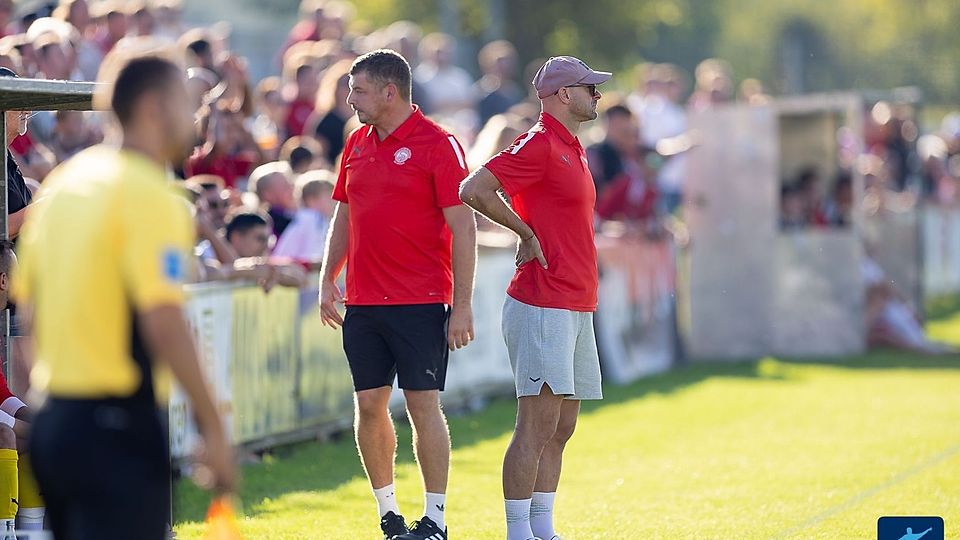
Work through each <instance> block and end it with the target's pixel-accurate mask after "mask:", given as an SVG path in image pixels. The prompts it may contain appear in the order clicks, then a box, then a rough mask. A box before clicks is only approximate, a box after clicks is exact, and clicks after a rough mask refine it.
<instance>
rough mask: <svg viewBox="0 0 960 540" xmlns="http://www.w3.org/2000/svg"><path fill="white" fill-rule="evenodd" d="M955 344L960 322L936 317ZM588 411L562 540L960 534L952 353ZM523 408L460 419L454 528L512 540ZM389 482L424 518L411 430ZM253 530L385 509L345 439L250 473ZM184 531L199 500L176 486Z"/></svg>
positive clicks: (355, 520) (746, 369) (364, 521)
mask: <svg viewBox="0 0 960 540" xmlns="http://www.w3.org/2000/svg"><path fill="white" fill-rule="evenodd" d="M930 330H931V332H932V333H933V334H934V335H935V336H937V337H938V338H940V339H944V340H949V341H952V342H953V343H956V344H958V345H960V314H956V315H953V316H952V317H951V316H950V315H946V314H941V318H940V319H939V320H938V321H937V322H934V323H931V325H930ZM606 392H607V394H606V396H607V397H606V399H605V400H604V401H603V402H600V403H595V404H590V405H589V406H586V407H585V409H584V414H583V416H582V418H581V422H580V425H579V427H578V430H577V434H576V436H575V437H574V439H573V441H571V444H570V445H569V446H568V450H567V458H566V462H565V470H564V476H563V480H562V482H561V487H560V494H559V497H558V501H557V513H558V519H557V522H558V530H559V531H560V532H561V534H563V535H564V538H565V539H566V540H586V539H635V538H671V539H676V538H697V539H700V538H721V539H740V538H797V539H800V538H803V539H809V538H824V539H827V538H829V539H838V538H868V539H869V538H876V521H877V518H878V517H880V516H883V515H939V516H942V517H943V518H944V520H945V521H946V527H947V537H948V538H958V537H960V487H958V486H960V429H958V426H960V359H958V358H939V359H929V358H922V357H917V356H911V355H905V354H900V353H874V354H871V355H868V356H864V357H858V358H852V359H843V360H842V361H837V362H827V361H818V362H789V361H782V360H776V359H763V360H760V361H757V362H745V363H738V364H709V365H702V364H701V365H695V366H691V367H687V368H684V369H680V370H677V371H674V372H671V373H668V374H664V375H661V376H658V377H654V378H650V379H646V380H643V381H640V382H638V383H636V384H633V385H631V386H628V387H621V388H615V387H610V388H607V390H606ZM513 414H514V404H513V403H511V402H509V401H501V402H495V403H494V404H493V405H492V406H491V407H490V408H488V409H486V410H485V411H483V412H482V413H479V414H473V415H469V416H463V417H457V418H452V419H451V420H450V428H451V432H452V437H453V444H454V454H453V472H452V476H451V482H450V489H449V501H448V525H449V527H450V532H451V535H452V538H454V539H469V540H482V539H502V538H503V537H504V534H503V530H504V527H503V525H502V519H503V518H502V501H501V495H500V460H501V457H502V455H503V451H504V449H505V448H506V445H507V442H508V440H509V435H510V429H511V428H512V422H513ZM399 432H400V438H401V442H400V457H399V459H400V465H399V467H398V471H397V474H398V479H397V489H398V497H399V500H400V503H401V508H402V509H403V511H404V513H405V514H406V515H407V517H408V518H416V517H418V516H417V514H418V513H419V512H421V511H422V510H421V505H422V491H421V487H420V481H419V476H418V473H417V470H416V467H415V465H414V464H413V462H412V452H411V450H410V430H409V428H407V427H401V428H400V430H399ZM243 474H244V483H243V489H242V493H241V495H242V498H243V504H244V514H245V516H246V517H245V518H244V519H243V522H242V529H243V531H244V533H245V534H246V537H247V538H276V539H294V538H297V539H300V538H310V539H337V540H339V539H374V538H379V536H378V532H379V530H378V528H377V527H376V522H377V516H376V505H375V503H374V501H373V499H372V495H371V494H370V489H369V486H368V485H367V483H366V480H365V478H364V477H363V475H362V470H361V468H360V464H359V460H358V458H357V457H356V452H355V450H354V447H353V442H352V439H351V438H350V437H349V436H346V437H345V438H344V439H343V440H340V441H338V442H336V443H330V444H323V445H321V444H304V445H299V446H296V447H293V448H290V449H287V450H286V451H284V452H282V453H279V452H278V453H277V454H276V455H275V456H274V457H270V458H268V459H265V460H264V462H263V463H260V464H257V465H252V466H248V467H245V468H244V470H243ZM176 501H177V506H176V508H177V517H178V521H180V524H179V525H178V526H177V532H178V534H179V537H180V538H186V539H190V538H200V536H201V534H200V533H201V531H202V527H201V526H200V525H198V524H197V523H196V522H197V521H199V520H201V519H202V517H203V512H204V509H205V507H206V499H205V498H204V496H203V494H201V493H200V492H199V491H198V490H197V489H196V488H194V487H193V486H191V485H189V484H188V483H187V482H181V484H180V485H179V486H178V489H177V499H176Z"/></svg>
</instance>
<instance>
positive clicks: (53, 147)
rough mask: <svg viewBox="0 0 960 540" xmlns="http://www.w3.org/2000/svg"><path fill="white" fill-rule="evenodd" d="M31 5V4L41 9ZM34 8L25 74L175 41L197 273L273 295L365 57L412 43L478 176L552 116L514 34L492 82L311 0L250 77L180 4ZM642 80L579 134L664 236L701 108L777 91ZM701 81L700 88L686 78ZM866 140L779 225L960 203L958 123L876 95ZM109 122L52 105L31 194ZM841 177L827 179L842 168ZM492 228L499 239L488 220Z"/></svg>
mask: <svg viewBox="0 0 960 540" xmlns="http://www.w3.org/2000/svg"><path fill="white" fill-rule="evenodd" d="M34 6H36V5H34ZM40 6H41V7H39V8H37V9H35V10H34V11H32V12H30V13H25V12H23V10H22V8H21V7H19V6H17V5H15V4H14V3H13V1H12V0H0V66H3V67H6V68H9V69H11V70H12V71H14V72H16V73H18V74H19V75H20V76H21V77H29V78H40V79H63V80H95V79H96V77H97V73H98V70H99V68H100V63H101V62H102V59H103V58H104V55H105V54H106V53H108V52H109V51H111V50H112V49H113V48H115V47H124V46H125V43H126V42H128V41H130V40H131V39H133V38H135V37H141V36H152V37H154V38H157V39H159V40H164V41H166V42H168V43H169V44H170V46H171V47H175V48H176V49H178V50H179V52H181V53H182V55H183V57H184V58H185V61H186V66H185V67H186V77H187V80H188V88H189V91H190V93H191V95H190V99H191V100H192V105H193V107H194V108H195V111H196V125H197V141H196V145H195V148H194V150H193V153H192V154H191V155H190V156H189V157H187V158H186V159H185V160H184V162H183V163H182V166H181V167H179V168H178V170H176V171H175V172H176V175H177V176H178V177H179V178H181V179H183V186H184V189H185V193H186V195H187V198H188V199H189V200H190V201H191V203H192V205H193V209H194V214H195V216H196V225H197V233H198V235H197V236H198V239H199V240H198V244H197V246H196V256H197V257H196V272H195V275H196V279H197V280H199V281H208V280H233V279H238V280H239V279H244V280H248V279H253V280H256V281H257V282H258V283H260V284H261V285H262V286H263V287H264V288H267V289H269V288H270V287H273V286H275V285H280V286H299V285H302V284H304V283H305V279H306V277H305V276H306V274H307V273H308V272H309V271H310V270H313V269H316V267H317V266H318V263H319V261H320V259H321V257H322V251H323V243H324V242H323V240H324V238H325V235H326V231H327V227H328V224H329V222H330V219H331V214H332V211H333V203H332V201H331V197H330V195H331V192H332V189H333V185H334V183H335V181H336V176H337V173H336V171H337V166H338V161H339V156H340V153H341V151H342V149H343V145H344V140H345V137H346V135H347V134H349V133H350V131H351V130H353V129H355V128H356V127H358V126H359V123H358V120H357V118H356V115H355V114H354V112H353V110H352V109H351V107H350V106H349V105H348V104H347V96H348V94H349V92H350V87H349V70H350V66H351V63H352V61H353V59H354V58H356V57H357V56H358V55H360V54H363V53H365V52H368V51H371V50H374V49H378V48H391V49H394V50H397V51H399V52H400V53H401V54H403V56H404V57H405V58H406V59H407V60H408V61H409V62H410V64H411V67H412V68H413V100H414V102H415V103H417V104H419V106H420V107H421V108H422V110H423V111H424V112H425V113H426V114H428V115H429V116H431V117H432V118H434V119H435V120H437V121H438V122H440V123H441V124H442V125H444V126H445V127H447V128H448V129H449V130H450V131H451V132H453V133H455V134H456V136H457V137H458V139H459V140H460V141H461V143H462V144H463V145H464V147H466V148H468V149H469V151H468V156H467V160H468V162H469V165H470V166H471V167H477V166H479V165H481V164H482V163H484V162H485V161H486V160H487V159H488V158H489V157H491V156H492V155H493V154H494V153H496V152H497V151H499V150H500V149H502V148H504V147H506V146H508V145H509V143H510V142H511V141H512V140H513V139H514V138H515V137H517V136H518V135H520V134H522V133H523V132H525V131H526V130H527V129H528V128H529V127H530V126H532V125H533V124H534V123H535V121H536V119H537V115H538V113H539V110H538V108H537V105H536V103H537V101H536V99H535V95H533V94H532V90H531V85H530V84H529V80H530V79H532V73H533V70H535V69H536V68H537V67H538V66H540V65H541V64H542V62H543V59H534V60H533V61H531V62H530V63H529V64H528V65H527V66H522V65H521V64H520V58H519V56H518V54H517V51H516V49H515V48H514V46H513V45H512V44H510V43H509V42H507V41H502V40H500V41H493V42H490V43H487V44H485V45H483V46H482V48H480V50H479V55H478V58H477V66H479V73H478V74H476V75H475V74H473V73H471V72H470V71H468V70H467V69H464V68H463V67H461V66H458V65H457V64H456V62H455V59H456V58H457V57H458V56H457V47H458V42H457V40H456V39H454V38H453V37H451V36H449V35H446V34H442V33H430V34H426V35H424V32H423V30H422V29H421V28H420V26H418V25H417V24H415V23H413V22H409V21H399V22H395V23H393V24H391V25H389V26H386V27H383V28H377V29H375V30H373V31H371V32H369V33H365V34H358V33H355V32H354V31H353V28H354V25H353V24H352V23H353V22H354V18H355V17H356V15H357V13H356V10H355V8H354V6H353V5H351V4H350V3H348V2H345V1H343V0H304V1H303V3H302V4H301V6H300V20H299V22H297V23H296V25H295V26H294V27H293V28H292V29H291V30H290V31H289V35H288V36H287V39H286V42H285V43H284V44H283V46H282V48H281V50H280V51H278V52H277V59H278V63H277V73H276V74H275V75H271V76H268V77H266V78H263V79H262V80H253V79H252V78H251V76H250V74H249V70H248V66H247V61H246V60H245V59H244V58H243V57H241V56H239V55H237V54H236V53H235V52H234V51H233V50H232V48H231V41H230V39H231V37H230V31H229V28H228V26H227V25H222V24H217V25H213V26H211V27H193V28H190V27H188V25H187V24H186V23H185V21H184V19H183V13H182V6H181V4H180V0H133V1H126V2H123V1H114V0H98V1H94V2H88V0H60V2H59V3H58V4H55V5H50V6H48V7H49V9H45V8H44V7H43V4H40ZM631 79H632V81H633V85H632V86H633V88H631V89H629V90H628V91H626V92H620V91H617V90H616V89H615V88H611V89H605V90H608V92H607V93H606V95H605V96H604V99H603V100H602V101H601V107H602V112H601V121H600V122H598V123H597V124H596V125H594V126H592V127H590V128H589V129H587V130H585V132H584V133H581V134H580V135H581V139H582V140H583V142H584V145H585V146H586V147H587V156H588V158H589V166H590V169H591V171H592V172H593V176H594V179H595V182H596V186H597V192H598V193H597V207H596V211H597V220H598V223H601V224H602V223H604V222H617V223H624V224H626V228H627V230H629V231H633V232H635V233H637V234H641V235H652V236H657V235H662V234H664V233H665V232H666V231H667V230H668V229H669V227H665V225H667V224H668V222H670V221H671V219H670V218H671V216H673V215H674V214H676V213H677V210H678V208H679V207H680V204H681V200H682V193H683V185H684V181H685V176H686V163H685V162H686V160H687V157H686V155H685V151H686V150H687V149H689V148H690V147H691V146H692V145H693V144H695V141H693V140H692V139H691V138H690V137H688V136H687V133H688V126H687V117H688V114H689V113H690V112H696V111H703V110H707V109H710V108H713V107H717V106H722V105H723V104H726V103H737V102H739V103H744V104H749V105H758V106H761V105H764V104H766V103H768V102H769V101H770V99H771V98H770V96H769V95H767V93H766V91H765V89H764V85H763V84H762V83H761V82H760V81H758V80H756V79H749V78H748V79H745V80H743V81H742V82H740V83H739V85H737V84H736V83H735V80H736V79H735V78H734V75H733V70H732V68H731V66H730V64H729V63H727V62H725V61H723V60H719V59H707V60H704V61H703V62H701V63H700V64H699V65H698V66H697V68H696V70H695V71H694V73H693V74H692V77H691V74H688V73H687V72H685V71H684V69H682V68H681V67H679V66H676V65H673V64H667V63H660V64H653V63H645V64H641V65H639V66H637V68H636V72H635V73H634V74H633V76H632V77H627V78H626V79H624V80H631ZM691 79H692V80H691ZM864 117H865V119H866V122H865V126H864V136H865V140H866V148H859V147H858V145H857V144H855V143H854V142H853V141H852V135H851V134H849V133H845V132H844V131H843V130H841V133H840V134H839V136H838V140H839V145H840V148H838V149H837V154H838V156H839V157H838V160H839V166H838V167H837V169H838V170H839V172H838V173H837V174H836V175H835V177H831V178H825V171H823V170H818V169H817V167H816V166H811V167H808V168H805V169H804V170H802V171H800V173H799V174H797V176H796V177H795V178H786V179H784V181H783V188H782V191H781V229H782V230H785V231H790V230H799V229H806V228H809V227H828V226H845V225H847V224H849V223H850V219H851V217H850V212H851V209H852V208H853V206H854V196H855V194H854V190H853V182H852V180H851V179H852V177H853V175H854V174H861V175H863V176H864V177H865V179H866V181H865V185H866V193H864V194H863V197H864V203H865V204H866V205H867V207H868V208H870V205H872V207H873V208H874V209H876V208H881V207H883V206H884V205H888V206H897V205H901V206H902V205H904V204H906V205H909V204H913V203H915V201H916V200H918V199H920V198H926V199H928V200H934V201H937V202H939V203H941V204H946V205H957V204H958V202H960V195H958V186H960V113H953V114H950V115H948V116H947V117H946V118H945V119H944V120H943V123H942V126H941V128H940V129H939V130H938V131H936V132H934V133H929V134H921V133H920V130H919V128H918V123H917V120H916V119H915V118H914V117H913V112H912V110H911V109H910V108H909V107H901V106H899V105H897V104H895V103H886V102H877V103H873V104H871V105H870V108H869V109H868V110H867V111H866V114H865V115H864ZM106 131H108V127H107V126H106V125H105V123H104V122H102V121H101V118H100V117H99V116H98V113H89V112H75V111H58V112H56V113H52V112H39V113H37V114H36V115H35V116H33V117H32V118H31V120H30V129H29V131H28V132H27V133H26V134H24V135H22V136H19V137H17V138H16V139H15V140H14V141H13V142H12V145H11V153H12V155H13V157H14V159H15V160H16V161H17V163H18V164H19V166H20V168H21V170H22V171H23V174H24V176H25V177H27V178H28V179H29V185H30V186H31V188H32V189H36V188H38V187H39V185H41V184H42V183H43V180H44V177H45V176H46V175H47V174H48V173H49V172H50V170H51V169H52V168H53V167H55V166H56V165H57V164H58V163H60V162H62V161H64V160H65V159H67V158H69V157H70V156H72V155H74V154H76V153H77V152H78V151H80V150H82V149H83V148H86V147H88V146H91V145H93V144H95V143H97V142H100V141H101V140H103V138H104V136H105V135H104V134H105V132H106ZM831 176H832V174H831ZM480 227H481V229H488V230H495V229H496V227H493V226H491V225H490V224H486V223H481V224H480Z"/></svg>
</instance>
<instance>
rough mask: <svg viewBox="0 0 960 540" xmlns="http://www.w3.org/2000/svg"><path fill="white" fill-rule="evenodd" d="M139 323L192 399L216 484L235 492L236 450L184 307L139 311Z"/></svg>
mask: <svg viewBox="0 0 960 540" xmlns="http://www.w3.org/2000/svg"><path fill="white" fill-rule="evenodd" d="M138 323H139V326H140V329H141V331H142V333H143V336H144V340H145V341H146V345H147V348H148V350H149V351H150V352H151V353H152V356H153V357H154V358H156V359H157V360H159V361H161V362H164V363H166V364H167V365H168V366H170V370H171V371H172V372H173V375H174V377H176V379H177V381H178V382H179V383H180V385H181V386H182V387H183V389H184V391H185V392H186V394H187V396H188V397H189V398H190V403H191V404H192V405H193V410H194V414H195V416H196V421H197V427H198V428H199V430H200V434H201V435H202V436H203V439H204V443H205V450H206V455H207V460H208V463H207V465H208V466H209V467H210V469H211V472H212V473H213V477H214V480H215V483H216V486H215V487H216V488H218V489H219V490H221V491H225V492H232V491H233V490H234V487H235V481H236V480H235V478H236V470H235V468H234V464H233V457H232V450H231V448H230V446H229V444H228V443H227V439H226V434H225V432H224V428H223V423H222V421H221V419H220V415H219V413H218V412H217V408H216V406H215V405H214V403H213V397H212V396H211V393H210V390H209V389H208V387H207V384H206V378H205V377H204V375H203V372H202V371H201V370H200V361H199V358H198V356H197V349H196V347H195V346H194V343H193V335H192V333H191V332H190V329H189V328H188V327H187V321H186V319H185V318H184V316H183V309H182V308H181V307H180V306H177V305H161V306H158V307H154V308H150V309H147V310H144V311H141V312H139V313H138Z"/></svg>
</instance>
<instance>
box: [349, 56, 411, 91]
mask: <svg viewBox="0 0 960 540" xmlns="http://www.w3.org/2000/svg"><path fill="white" fill-rule="evenodd" d="M360 72H363V73H366V74H367V76H369V77H370V78H371V79H373V80H374V81H376V83H377V84H379V85H380V86H381V87H382V86H386V85H387V84H390V83H393V84H394V85H395V86H396V87H397V90H398V91H399V92H400V97H401V98H403V99H405V100H407V101H410V92H411V84H412V83H411V82H410V64H408V63H407V61H406V59H404V58H403V56H401V55H400V53H398V52H397V51H394V50H391V49H378V50H376V51H371V52H368V53H367V54H365V55H363V56H361V57H360V58H357V59H356V60H354V62H353V65H352V66H350V74H351V75H356V74H357V73H360Z"/></svg>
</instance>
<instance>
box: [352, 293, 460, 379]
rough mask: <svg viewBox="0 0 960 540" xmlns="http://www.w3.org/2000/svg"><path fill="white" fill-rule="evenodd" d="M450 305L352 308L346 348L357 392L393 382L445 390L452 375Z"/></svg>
mask: <svg viewBox="0 0 960 540" xmlns="http://www.w3.org/2000/svg"><path fill="white" fill-rule="evenodd" d="M448 318H449V311H448V310H447V307H446V306H445V305H444V304H419V305H409V306H347V314H346V316H345V317H344V319H343V351H344V352H345V353H346V354H347V362H348V363H349V364H350V373H351V374H352V375H353V387H354V389H355V390H356V391H358V392H359V391H361V390H370V389H371V388H380V387H381V386H392V385H393V379H394V377H399V380H400V388H403V389H404V390H443V386H444V381H445V380H446V378H447V359H448V357H449V350H448V349H447V320H448Z"/></svg>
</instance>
